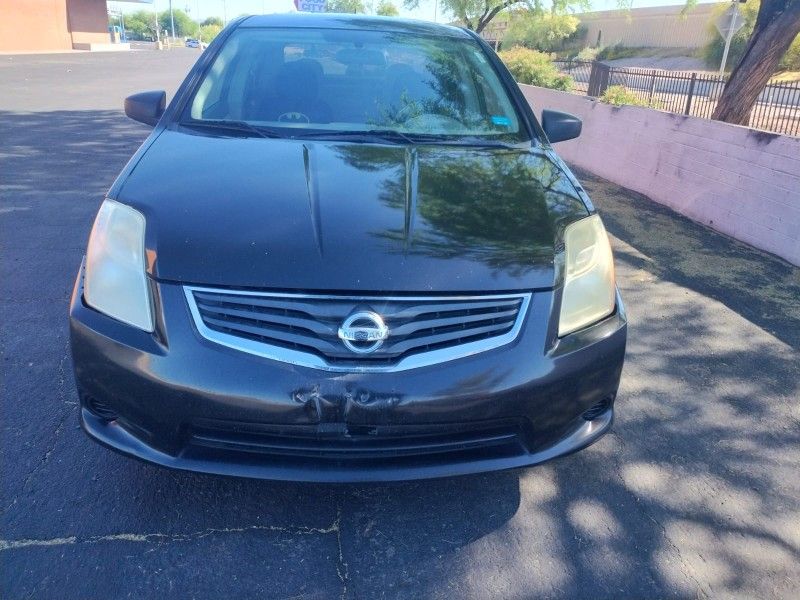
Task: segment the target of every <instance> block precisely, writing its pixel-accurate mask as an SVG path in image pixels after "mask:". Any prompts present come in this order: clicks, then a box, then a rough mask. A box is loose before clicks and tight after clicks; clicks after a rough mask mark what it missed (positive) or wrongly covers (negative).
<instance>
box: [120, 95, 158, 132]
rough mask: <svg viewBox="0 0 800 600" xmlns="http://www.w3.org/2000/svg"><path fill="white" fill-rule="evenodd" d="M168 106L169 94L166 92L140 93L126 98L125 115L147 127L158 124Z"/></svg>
mask: <svg viewBox="0 0 800 600" xmlns="http://www.w3.org/2000/svg"><path fill="white" fill-rule="evenodd" d="M166 106H167V93H166V92H165V91H164V90H158V91H152V92H140V93H138V94H133V95H132V96H128V97H127V98H125V114H126V115H128V116H129V117H130V118H131V119H133V120H134V121H139V122H140V123H144V124H145V125H155V124H156V123H158V120H159V119H160V118H161V115H163V114H164V108H166Z"/></svg>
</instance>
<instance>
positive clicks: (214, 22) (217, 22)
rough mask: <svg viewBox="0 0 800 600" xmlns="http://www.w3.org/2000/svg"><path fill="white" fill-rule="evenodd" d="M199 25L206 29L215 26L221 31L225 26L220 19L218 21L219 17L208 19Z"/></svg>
mask: <svg viewBox="0 0 800 600" xmlns="http://www.w3.org/2000/svg"><path fill="white" fill-rule="evenodd" d="M200 25H201V26H202V27H206V26H208V25H216V26H217V27H219V28H220V29H222V28H223V27H224V26H225V24H224V23H223V22H222V19H220V18H219V17H208V18H207V19H205V20H204V21H203V22H202V23H200Z"/></svg>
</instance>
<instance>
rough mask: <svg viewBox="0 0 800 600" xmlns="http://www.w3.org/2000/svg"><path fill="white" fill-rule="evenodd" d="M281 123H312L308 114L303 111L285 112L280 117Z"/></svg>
mask: <svg viewBox="0 0 800 600" xmlns="http://www.w3.org/2000/svg"><path fill="white" fill-rule="evenodd" d="M278 122H279V123H311V119H310V118H309V116H308V115H305V114H303V113H301V112H285V113H283V114H282V115H280V116H279V117H278Z"/></svg>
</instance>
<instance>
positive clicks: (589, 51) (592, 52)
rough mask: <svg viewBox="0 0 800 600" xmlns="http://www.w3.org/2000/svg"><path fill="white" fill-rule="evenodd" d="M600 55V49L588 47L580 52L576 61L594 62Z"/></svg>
mask: <svg viewBox="0 0 800 600" xmlns="http://www.w3.org/2000/svg"><path fill="white" fill-rule="evenodd" d="M599 53H600V48H589V47H586V48H584V49H583V50H581V51H580V52H578V53H577V54H576V55H575V59H576V60H587V61H590V62H591V61H594V60H597V55H598V54H599Z"/></svg>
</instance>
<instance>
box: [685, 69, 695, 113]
mask: <svg viewBox="0 0 800 600" xmlns="http://www.w3.org/2000/svg"><path fill="white" fill-rule="evenodd" d="M695 81H697V73H692V79H691V80H690V81H689V94H688V95H687V96H686V110H684V111H683V114H685V115H688V114H689V111H690V110H691V109H692V97H693V96H694V84H695Z"/></svg>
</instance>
